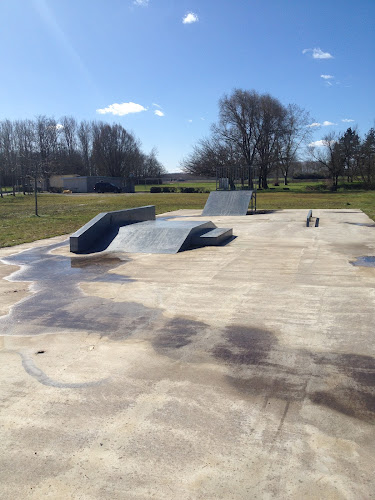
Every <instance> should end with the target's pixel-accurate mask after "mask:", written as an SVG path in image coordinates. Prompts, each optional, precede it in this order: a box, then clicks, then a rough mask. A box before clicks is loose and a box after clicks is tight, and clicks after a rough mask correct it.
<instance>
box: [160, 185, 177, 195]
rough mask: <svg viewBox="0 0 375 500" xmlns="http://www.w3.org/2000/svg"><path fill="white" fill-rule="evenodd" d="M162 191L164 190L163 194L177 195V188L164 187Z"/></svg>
mask: <svg viewBox="0 0 375 500" xmlns="http://www.w3.org/2000/svg"><path fill="white" fill-rule="evenodd" d="M162 190H163V193H175V192H176V188H175V187H173V186H164V187H163V188H162Z"/></svg>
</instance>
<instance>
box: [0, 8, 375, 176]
mask: <svg viewBox="0 0 375 500" xmlns="http://www.w3.org/2000/svg"><path fill="white" fill-rule="evenodd" d="M0 22H1V29H0V51H1V58H0V62H1V66H0V71H1V78H0V99H1V106H0V120H3V119H6V118H8V119H10V120H16V119H25V118H35V117H36V116H38V115H46V116H49V117H54V118H55V119H56V120H59V118H60V117H61V116H64V115H68V116H74V117H75V118H76V119H77V120H101V121H104V122H108V123H120V124H121V125H122V126H123V127H124V128H125V129H126V130H128V131H130V132H133V133H134V135H135V136H136V137H137V138H138V139H139V140H140V142H141V143H142V149H143V151H145V152H147V153H148V152H150V151H151V149H152V148H153V147H156V148H157V151H158V159H159V160H160V161H161V163H162V164H163V165H164V166H165V168H166V169H167V171H169V172H176V171H179V170H180V169H181V162H182V160H183V159H184V158H186V157H187V156H188V155H189V154H190V153H191V152H192V149H193V146H194V145H195V144H196V143H197V142H198V141H199V140H200V139H203V138H205V137H207V136H209V135H210V127H211V124H212V123H214V122H216V121H217V119H218V109H219V108H218V101H219V99H220V98H222V97H223V96H224V95H225V94H227V95H230V93H231V92H232V91H233V89H235V88H241V89H244V90H253V89H254V90H256V91H257V92H259V93H260V94H263V93H269V94H271V95H272V96H273V97H275V98H277V99H279V100H280V101H281V103H282V104H284V105H287V104H289V103H294V104H297V105H299V106H300V107H302V108H304V109H305V110H306V111H309V112H310V115H311V124H310V125H311V128H312V130H313V132H314V136H313V139H312V140H313V141H314V142H316V141H319V140H321V139H322V137H323V136H324V135H325V134H326V133H327V132H331V131H334V132H337V133H341V132H344V131H345V130H346V129H347V128H348V127H352V128H353V127H357V129H358V132H359V133H360V135H362V136H363V135H364V134H365V133H366V132H367V131H368V130H369V129H370V128H371V127H374V126H375V105H374V104H375V99H374V97H375V0H356V1H353V0H350V1H349V0H340V1H339V0H315V1H310V0H231V1H229V0H0Z"/></svg>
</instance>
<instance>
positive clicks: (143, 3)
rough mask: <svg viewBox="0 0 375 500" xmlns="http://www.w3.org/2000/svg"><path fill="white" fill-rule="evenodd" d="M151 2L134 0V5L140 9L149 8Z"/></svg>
mask: <svg viewBox="0 0 375 500" xmlns="http://www.w3.org/2000/svg"><path fill="white" fill-rule="evenodd" d="M148 2H149V0H134V2H133V4H134V5H137V6H138V7H147V6H148Z"/></svg>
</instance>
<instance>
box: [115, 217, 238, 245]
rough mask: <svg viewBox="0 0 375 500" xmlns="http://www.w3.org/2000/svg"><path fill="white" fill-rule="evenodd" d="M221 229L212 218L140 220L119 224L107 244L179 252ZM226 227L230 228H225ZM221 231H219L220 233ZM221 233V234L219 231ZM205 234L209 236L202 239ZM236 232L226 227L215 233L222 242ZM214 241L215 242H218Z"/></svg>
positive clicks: (214, 235) (217, 242)
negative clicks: (199, 219) (116, 231)
mask: <svg viewBox="0 0 375 500" xmlns="http://www.w3.org/2000/svg"><path fill="white" fill-rule="evenodd" d="M216 229H219V228H217V227H216V226H215V224H214V223H213V222H211V221H200V222H196V221H169V220H155V221H146V222H139V223H137V224H132V225H129V226H123V227H120V228H119V231H118V234H117V236H116V237H115V238H114V239H113V241H112V242H111V243H110V245H109V246H108V248H107V251H108V252H130V253H177V252H181V251H183V250H186V249H188V248H189V247H191V246H195V245H196V246H203V245H204V244H207V243H206V240H207V238H209V236H208V235H209V234H210V233H211V231H213V230H216ZM224 231H226V232H224ZM216 233H218V234H216ZM219 233H220V234H219ZM201 236H202V237H203V236H205V237H206V238H205V240H203V238H202V241H201V242H200V238H201ZM231 236H232V230H231V229H225V230H224V229H222V230H221V231H219V232H218V231H216V232H215V233H213V234H212V235H211V239H213V240H216V244H220V243H221V242H222V241H223V239H224V240H225V239H228V238H230V237H231ZM210 244H215V243H214V242H212V243H210Z"/></svg>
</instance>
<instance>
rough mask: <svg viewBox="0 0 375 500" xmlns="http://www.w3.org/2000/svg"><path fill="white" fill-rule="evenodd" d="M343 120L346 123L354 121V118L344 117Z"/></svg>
mask: <svg viewBox="0 0 375 500" xmlns="http://www.w3.org/2000/svg"><path fill="white" fill-rule="evenodd" d="M341 121H342V122H344V123H350V122H354V120H352V119H351V118H343V119H342V120H341Z"/></svg>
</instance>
